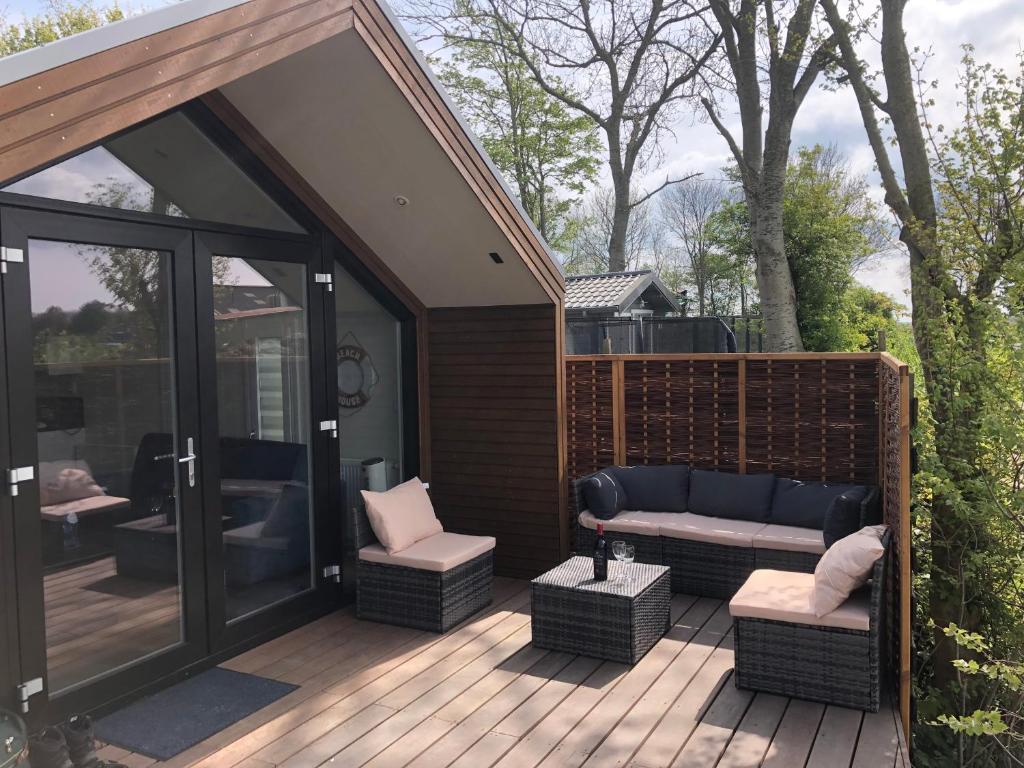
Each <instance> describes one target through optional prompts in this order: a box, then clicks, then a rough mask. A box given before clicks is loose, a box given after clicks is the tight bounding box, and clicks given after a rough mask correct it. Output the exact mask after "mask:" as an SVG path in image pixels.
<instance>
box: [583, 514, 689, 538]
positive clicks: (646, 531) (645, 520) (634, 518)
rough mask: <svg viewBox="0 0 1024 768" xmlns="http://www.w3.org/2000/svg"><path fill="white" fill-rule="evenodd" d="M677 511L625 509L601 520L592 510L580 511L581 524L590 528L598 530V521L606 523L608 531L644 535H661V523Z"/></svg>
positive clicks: (673, 515) (605, 527)
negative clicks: (591, 512)
mask: <svg viewBox="0 0 1024 768" xmlns="http://www.w3.org/2000/svg"><path fill="white" fill-rule="evenodd" d="M678 514H679V513H677V512H641V511H633V510H623V511H622V512H619V514H617V515H616V516H615V517H613V518H612V519H611V520H600V519H598V518H596V517H594V516H593V515H592V514H590V512H587V511H584V512H580V525H582V526H583V527H584V528H589V529H590V530H592V531H593V530H597V524H598V523H604V530H605V532H606V533H637V534H640V535H643V536H659V535H660V532H661V524H662V523H663V522H664V521H666V520H668V519H669V518H672V517H678Z"/></svg>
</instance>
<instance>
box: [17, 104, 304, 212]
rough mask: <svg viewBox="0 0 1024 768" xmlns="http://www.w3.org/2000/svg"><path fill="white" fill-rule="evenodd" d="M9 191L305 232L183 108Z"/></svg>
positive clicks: (43, 171)
mask: <svg viewBox="0 0 1024 768" xmlns="http://www.w3.org/2000/svg"><path fill="white" fill-rule="evenodd" d="M3 191H4V192H18V193H20V194H24V195H35V196H36V197H46V198H50V199H53V200H66V201H68V202H73V203H89V204H91V205H101V206H103V207H105V208H120V209H122V210H128V211H142V212H145V213H158V214H162V215H165V216H179V217H185V218H190V219H202V220H205V221H220V222H225V223H228V224H239V225H242V226H249V227H260V228H263V229H276V230H279V231H283V232H303V231H304V230H303V229H302V227H300V226H299V225H298V224H296V223H295V221H294V220H293V219H292V218H291V217H290V216H289V215H288V214H287V213H285V212H284V211H283V210H281V208H280V207H279V206H278V205H277V203H275V202H274V201H273V200H272V199H271V198H270V197H269V196H268V195H267V194H266V193H265V192H264V191H263V190H262V189H260V188H259V187H258V186H257V185H256V184H255V183H253V181H252V179H250V178H249V177H248V176H247V175H246V174H245V173H243V172H242V170H241V169H240V168H239V167H238V166H237V165H235V164H234V163H233V162H232V161H231V160H230V159H228V158H227V157H226V156H225V155H224V153H223V152H221V151H220V150H219V149H218V148H217V147H216V146H215V145H214V143H213V142H212V141H210V140H209V139H208V138H206V136H204V135H203V133H202V132H201V131H200V130H199V129H198V128H196V126H195V125H193V123H192V121H190V120H189V119H188V118H187V117H185V115H183V114H181V113H179V112H172V113H171V114H169V115H167V116H166V117H162V118H160V119H159V120H154V121H153V122H151V123H147V124H146V125H144V126H142V127H140V128H136V129H135V130H133V131H130V132H128V133H126V134H124V135H122V136H118V137H116V138H113V139H108V140H107V141H105V142H104V143H103V144H101V145H100V146H98V147H94V148H93V149H90V150H87V151H85V152H83V153H81V154H79V155H75V156H74V157H71V158H68V159H67V160H65V161H63V162H61V163H58V164H57V165H54V166H50V167H49V168H44V169H43V170H41V171H39V172H37V173H35V174H33V175H32V176H27V177H26V178H24V179H21V180H20V181H16V182H14V183H13V184H11V185H9V186H7V187H4V189H3Z"/></svg>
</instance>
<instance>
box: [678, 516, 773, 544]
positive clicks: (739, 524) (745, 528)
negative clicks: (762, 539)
mask: <svg viewBox="0 0 1024 768" xmlns="http://www.w3.org/2000/svg"><path fill="white" fill-rule="evenodd" d="M762 528H764V523H755V522H752V521H750V520H729V519H727V518H724V517H708V516H707V515H695V514H693V513H692V512H683V513H677V514H673V515H668V516H667V517H666V519H665V521H664V522H663V523H662V524H661V535H662V536H667V537H668V538H670V539H686V540H688V541H703V542H707V543H709V544H727V545H730V546H733V547H752V546H753V545H754V536H755V535H757V533H758V532H760V531H761V529H762Z"/></svg>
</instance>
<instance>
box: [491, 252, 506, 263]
mask: <svg viewBox="0 0 1024 768" xmlns="http://www.w3.org/2000/svg"><path fill="white" fill-rule="evenodd" d="M488 256H490V257H491V261H493V262H494V263H495V264H504V263H505V260H504V259H503V258H501V256H499V255H498V254H497V253H495V252H494V251H491V252H490V253H489V254H488Z"/></svg>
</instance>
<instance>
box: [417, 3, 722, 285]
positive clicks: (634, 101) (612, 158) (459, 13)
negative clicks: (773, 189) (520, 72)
mask: <svg viewBox="0 0 1024 768" xmlns="http://www.w3.org/2000/svg"><path fill="white" fill-rule="evenodd" d="M400 13H401V15H402V16H403V18H405V19H406V20H407V21H409V22H411V23H412V24H413V25H414V26H415V27H416V28H417V30H418V31H419V33H420V36H421V38H422V39H431V38H434V39H440V40H441V41H443V42H445V43H448V44H451V43H456V42H474V43H485V44H489V45H494V46H500V47H502V48H503V49H505V50H506V51H508V52H509V53H511V54H512V55H513V56H515V57H517V58H518V59H519V60H521V61H522V62H523V63H524V64H526V66H527V67H528V68H529V70H530V72H531V73H532V75H533V77H534V78H535V79H536V81H537V83H538V84H539V85H540V87H541V88H543V89H544V90H545V91H546V92H547V93H549V94H550V95H552V96H554V97H555V98H557V99H559V100H560V101H561V102H562V103H564V104H565V105H566V106H568V107H570V108H571V109H573V110H576V111H577V112H579V113H580V114H582V115H586V116H587V117H589V118H590V119H591V120H593V121H594V122H595V123H596V124H597V125H598V126H599V127H600V129H601V131H602V132H603V133H604V136H605V140H606V143H607V146H608V166H609V169H610V171H611V177H612V189H613V192H614V205H613V208H612V216H611V231H610V236H609V239H608V267H609V269H610V270H611V271H622V270H624V269H625V268H626V263H627V249H628V244H627V239H628V237H629V221H630V217H631V216H632V214H633V213H634V212H635V210H636V209H637V207H638V206H640V205H642V204H643V203H645V202H647V201H648V200H649V199H650V198H651V197H652V196H654V195H655V194H657V193H658V192H659V191H660V190H661V189H663V188H665V187H666V186H669V185H671V184H673V183H676V182H678V181H680V179H674V180H673V179H669V178H666V179H665V181H664V182H663V183H662V184H660V185H658V186H657V187H655V188H654V189H651V190H649V191H646V192H643V193H638V192H637V191H636V190H634V188H633V180H634V175H635V174H637V173H642V172H643V170H644V169H645V168H646V167H647V166H648V163H649V162H650V160H651V159H652V157H653V156H654V155H655V154H656V152H657V143H658V136H659V134H660V133H662V132H663V131H665V130H667V129H668V125H669V123H670V121H671V118H672V116H673V112H674V110H675V107H676V106H677V105H678V104H679V103H680V102H682V101H685V100H687V99H692V98H695V97H696V95H697V93H698V89H699V88H702V87H703V77H704V75H705V65H706V64H707V62H708V60H709V59H710V58H711V57H712V55H713V54H714V53H715V51H716V50H717V48H718V45H719V43H720V41H721V34H719V33H717V32H716V31H715V30H714V28H713V22H712V21H711V20H709V19H708V14H707V6H706V5H704V4H703V3H701V4H695V3H693V2H691V1H690V0H654V2H645V0H599V2H597V3H593V2H591V0H405V3H404V5H403V6H402V7H401V9H400Z"/></svg>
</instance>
